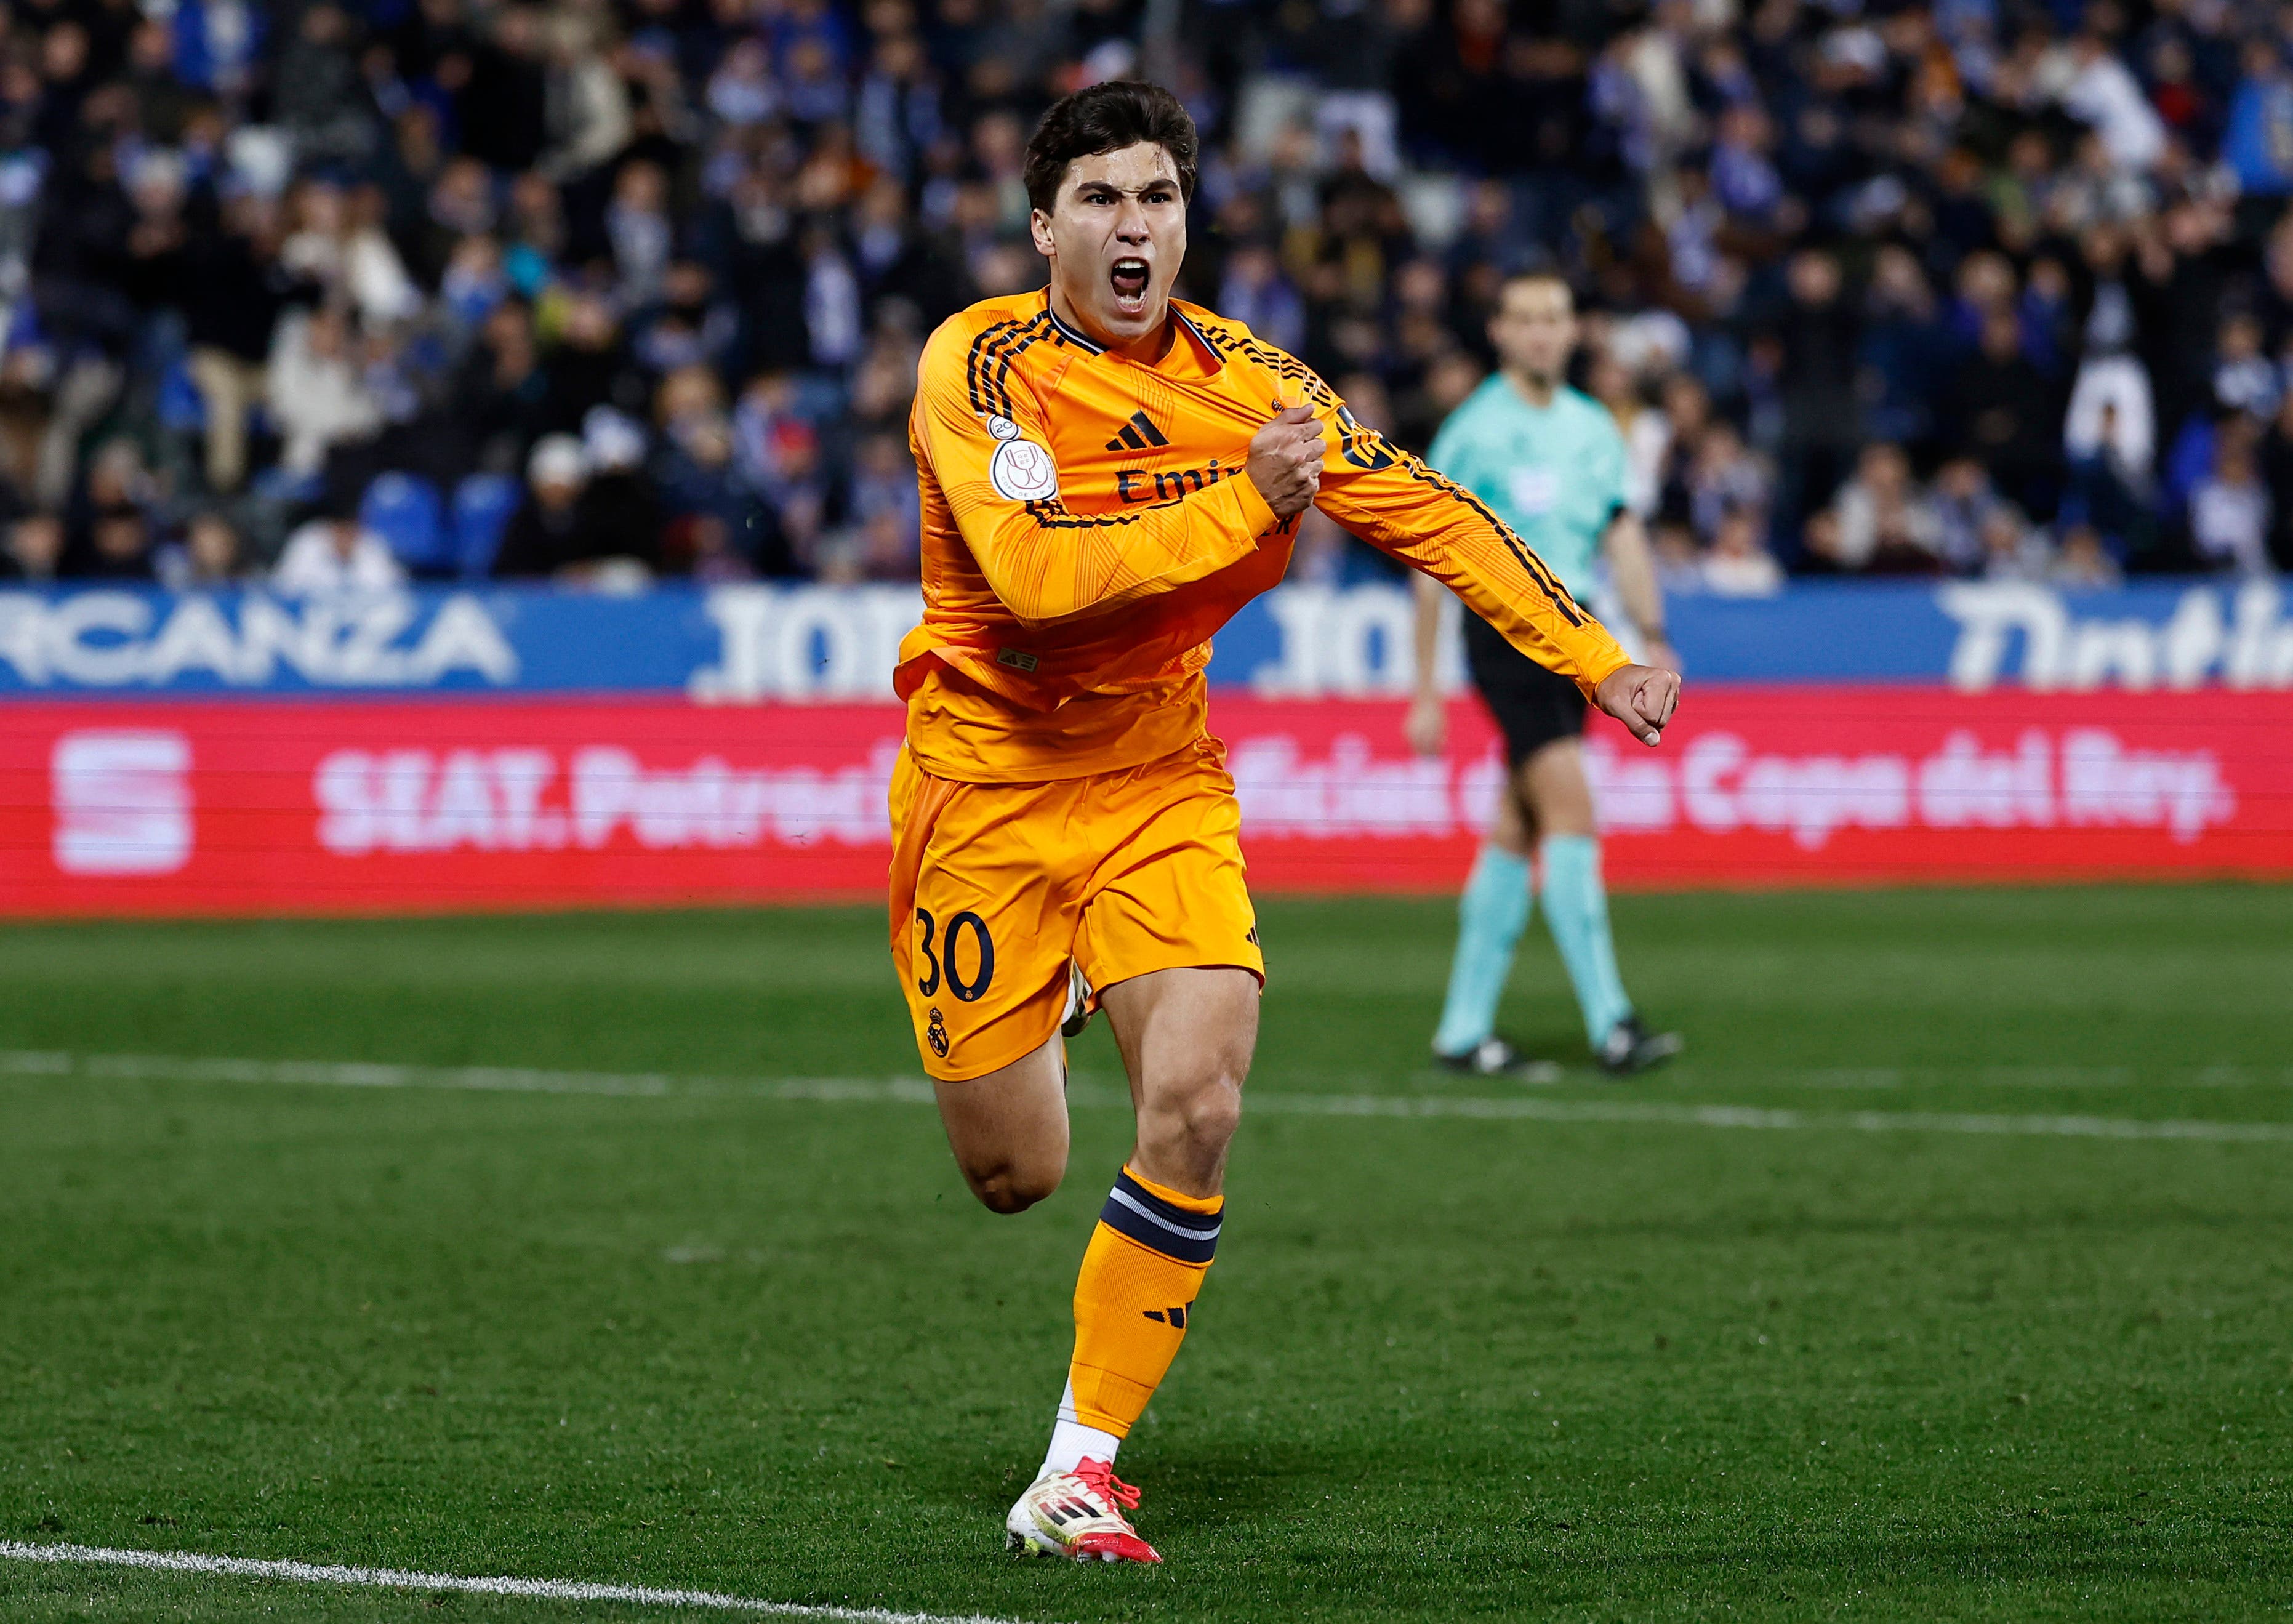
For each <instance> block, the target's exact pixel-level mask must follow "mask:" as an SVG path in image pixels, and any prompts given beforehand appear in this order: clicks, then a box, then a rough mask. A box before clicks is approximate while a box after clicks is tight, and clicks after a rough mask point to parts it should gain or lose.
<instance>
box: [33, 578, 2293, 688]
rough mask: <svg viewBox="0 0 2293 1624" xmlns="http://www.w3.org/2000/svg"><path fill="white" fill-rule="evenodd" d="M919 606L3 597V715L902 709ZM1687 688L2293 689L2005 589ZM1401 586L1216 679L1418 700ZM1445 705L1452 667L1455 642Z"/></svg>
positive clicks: (2200, 591) (2187, 628)
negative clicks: (186, 708) (495, 702)
mask: <svg viewBox="0 0 2293 1624" xmlns="http://www.w3.org/2000/svg"><path fill="white" fill-rule="evenodd" d="M917 612H918V597H917V594H916V592H915V591H914V590H913V589H900V588H861V589H848V590H837V589H823V588H816V587H797V588H783V587H771V586H738V587H720V588H716V589H706V590H704V589H693V588H689V587H676V586H669V587H662V588H659V589H654V590H652V591H649V592H644V593H641V594H637V595H634V596H627V597H614V596H605V595H600V594H596V593H589V592H580V591H570V590H558V589H551V588H511V587H490V586H489V587H482V588H474V589H473V588H421V589H413V590H409V591H404V592H396V593H389V594H384V595H380V596H376V597H361V598H351V599H325V600H321V599H310V600H296V599H289V598H283V597H277V596H274V595H272V594H270V593H268V592H264V591H262V590H259V589H244V590H236V591H225V592H216V593H212V594H192V595H185V596H175V595H170V594H167V593H164V592H159V591H154V590H147V589H120V588H115V587H81V588H73V587H56V588H51V589H36V590H33V589H19V590H12V591H4V592H0V697H14V698H26V697H32V696H37V695H42V694H49V695H59V696H61V695H85V694H104V693H110V694H135V695H139V696H143V697H149V696H151V695H153V694H183V695H186V696H188V695H193V694H201V695H214V694H255V695H265V694H267V695H288V694H320V693H323V694H354V693H387V694H400V695H405V694H480V693H492V694H576V693H587V694H597V693H620V694H668V693H677V694H689V695H691V696H693V698H695V699H698V700H701V701H706V702H760V701H771V700H863V699H871V698H879V697H888V695H889V673H890V671H891V668H892V665H893V662H894V658H895V650H896V649H897V647H898V645H899V640H900V638H901V637H902V635H903V634H904V633H905V632H906V631H907V630H908V629H909V628H911V627H912V626H913V625H914V624H915V621H916V616H917ZM1668 613H1669V618H1670V622H1671V630H1672V633H1673V637H1674V639H1675V641H1676V643H1677V646H1678V647H1679V650H1680V653H1681V661H1682V663H1683V664H1684V665H1685V666H1686V668H1687V671H1688V675H1689V679H1690V680H1691V682H1697V681H1702V682H1730V683H1736V682H1752V683H1826V684H1829V683H1839V682H1849V683H1856V682H1876V683H1894V684H1903V683H1909V684H1943V683H1948V684H1949V685H1951V686H1956V687H1958V688H1961V689H1965V690H1968V691H1976V690H1981V689H1983V688H1987V687H1991V686H1999V685H2013V686H2027V687H2034V688H2042V689H2045V688H2061V689H2074V690H2075V689H2093V688H2109V687H2121V688H2129V689H2143V688H2176V687H2200V686H2212V685H2216V684H2220V685H2225V686H2232V687H2243V688H2283V687H2293V621H2288V619H2287V616H2286V605H2285V602H2284V600H2283V597H2282V596H2281V593H2280V591H2279V589H2278V588H2277V587H2276V585H2275V584H2274V583H2273V582H2271V581H2252V582H2247V583H2243V584H2238V583H2233V582H2224V581H2156V582H2144V583H2142V584H2139V585H2135V586H2131V587H2127V588H2126V589H2122V590H2117V591H2109V592H2064V591H2060V590H2057V589H2053V588H2050V587H2045V586H2038V585H2030V584H2025V583H2014V582H1949V583H1941V584H1936V583H1932V582H1929V583H1894V582H1877V581H1872V582H1816V583H1808V584H1803V585H1797V586H1795V587H1793V588H1792V589H1790V590H1788V591H1787V592H1785V593H1782V594H1780V595H1778V596H1776V597H1767V598H1754V599H1743V598H1720V597H1703V596H1693V595H1683V596H1681V597H1677V598H1675V599H1674V600H1673V603H1672V604H1671V605H1670V606H1669V610H1668ZM1412 615H1413V612H1412V607H1411V603H1410V597H1409V594H1408V592H1407V591H1406V589H1404V588H1401V587H1398V586H1387V585H1371V586H1360V587H1354V588H1349V589H1322V588H1314V587H1284V588H1282V589H1278V590H1276V591H1275V592H1272V593H1269V594H1268V595H1267V596H1266V597H1263V598H1260V600H1258V601H1257V602H1255V603H1252V604H1251V605H1248V606H1247V607H1245V608H1244V610H1243V612H1242V613H1240V614H1239V615H1237V616H1236V618H1235V620H1234V621H1233V622H1232V623H1231V624H1230V625H1229V626H1228V627H1227V629H1225V630H1224V631H1223V632H1221V633H1220V634H1219V638H1218V640H1217V646H1216V653H1215V657H1214V658H1213V660H1212V662H1211V668H1210V676H1211V681H1212V682H1213V683H1214V684H1217V685H1219V686H1226V687H1229V688H1236V689H1240V690H1244V691H1248V692H1252V693H1255V694H1260V695H1261V696H1265V697H1268V698H1274V697H1284V698H1301V699H1302V698H1343V697H1392V696H1395V695H1398V694H1406V693H1407V692H1408V690H1409V686H1410V679H1411V669H1412V668H1411V658H1410V636H1411V625H1412ZM1445 641H1446V644H1447V646H1446V649H1445V654H1444V664H1445V668H1446V673H1447V675H1448V677H1449V678H1450V680H1451V681H1453V682H1454V680H1456V679H1457V678H1458V677H1459V675H1460V673H1461V668H1460V666H1459V662H1458V660H1457V655H1456V651H1455V647H1454V629H1453V632H1452V635H1451V636H1449V637H1447V638H1446V639H1445Z"/></svg>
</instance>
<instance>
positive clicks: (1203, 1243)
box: [1098, 1169, 1221, 1263]
mask: <svg viewBox="0 0 2293 1624" xmlns="http://www.w3.org/2000/svg"><path fill="white" fill-rule="evenodd" d="M1220 1218H1221V1214H1217V1213H1190V1212H1188V1211H1187V1209H1186V1208H1185V1207H1183V1206H1172V1205H1171V1203H1170V1202H1168V1201H1165V1200H1163V1198H1162V1197H1160V1196H1158V1195H1156V1194H1155V1192H1154V1191H1153V1190H1148V1189H1147V1187H1146V1186H1145V1185H1143V1184H1141V1183H1140V1182H1139V1181H1138V1180H1136V1179H1134V1178H1132V1177H1131V1176H1130V1172H1129V1171H1128V1170H1127V1169H1126V1170H1125V1171H1124V1172H1122V1173H1119V1174H1118V1175H1116V1177H1115V1181H1114V1189H1113V1190H1109V1191H1107V1194H1106V1206H1104V1207H1102V1208H1101V1209H1100V1210H1099V1214H1098V1221H1099V1222H1101V1223H1103V1224H1105V1225H1106V1227H1107V1228H1108V1229H1110V1230H1114V1232H1115V1233H1116V1234H1118V1235H1122V1236H1127V1237H1128V1238H1130V1239H1132V1240H1135V1241H1137V1242H1138V1244H1139V1245H1140V1246H1145V1247H1146V1248H1147V1250H1149V1251H1151V1252H1160V1253H1161V1254H1162V1255H1163V1256H1165V1257H1171V1258H1176V1259H1177V1260H1178V1261H1179V1262H1180V1263H1209V1262H1210V1261H1211V1256H1212V1255H1214V1254H1216V1252H1217V1251H1218V1238H1219V1222H1220Z"/></svg>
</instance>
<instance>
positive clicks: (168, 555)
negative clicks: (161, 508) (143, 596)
mask: <svg viewBox="0 0 2293 1624" xmlns="http://www.w3.org/2000/svg"><path fill="white" fill-rule="evenodd" d="M154 563H155V564H156V566H157V570H158V577H159V584H160V585H161V586H163V587H166V589H168V590H169V591H171V592H197V591H201V590H204V589H207V588H211V587H228V586H235V585H237V584H239V582H240V581H244V580H246V579H247V576H248V570H247V563H246V559H245V556H244V549H243V548H241V546H240V544H239V532H238V531H237V530H236V529H234V528H233V527H232V525H231V521H230V520H229V519H227V518H225V517H223V515H222V514H220V513H217V512H215V511H213V510H212V509H209V510H205V511H202V512H199V513H196V514H193V515H192V516H191V522H190V524H189V525H188V526H186V527H185V529H184V532H183V539H182V540H181V541H179V542H174V543H171V544H169V545H168V546H166V547H163V548H160V549H159V552H158V556H157V558H156V559H155V560H154Z"/></svg>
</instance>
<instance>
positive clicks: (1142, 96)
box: [1026, 79, 1202, 215]
mask: <svg viewBox="0 0 2293 1624" xmlns="http://www.w3.org/2000/svg"><path fill="white" fill-rule="evenodd" d="M1142 141H1149V142H1154V143H1155V145H1156V146H1158V147H1160V148H1162V149H1163V151H1165V152H1168V153H1169V154H1170V155H1171V166H1172V167H1173V168H1175V169H1176V170H1178V172H1179V196H1180V197H1181V198H1183V199H1186V200H1187V202H1189V203H1191V202H1193V201H1194V199H1195V172H1196V170H1197V169H1198V168H1199V166H1200V162H1201V158H1202V138H1201V137H1200V136H1198V135H1196V134H1195V121H1194V118H1193V117H1192V116H1191V115H1190V114H1189V113H1188V112H1187V110H1186V107H1185V105H1184V104H1183V103H1181V102H1179V98H1178V97H1176V96H1174V95H1172V94H1171V93H1170V92H1169V91H1167V90H1165V89H1163V87H1162V86H1161V85H1149V84H1147V83H1146V82H1145V81H1144V80H1141V79H1109V80H1107V81H1106V83H1104V84H1100V85H1086V86H1085V87H1084V88H1082V89H1081V90H1078V91H1076V92H1075V93H1074V94H1073V95H1068V96H1062V97H1060V98H1059V99H1058V100H1057V102H1052V103H1051V110H1050V111H1049V112H1047V113H1045V114H1044V115H1043V121H1042V122H1041V124H1039V125H1037V126H1035V134H1034V136H1033V139H1032V140H1030V141H1029V142H1027V168H1026V178H1027V201H1028V203H1029V204H1030V205H1031V206H1032V207H1036V208H1040V209H1041V210H1042V211H1043V212H1044V213H1045V214H1047V215H1048V214H1049V213H1050V212H1051V209H1052V207H1053V206H1054V205H1055V204H1057V202H1058V199H1059V184H1060V183H1061V182H1063V181H1065V179H1066V178H1067V166H1068V165H1069V164H1072V163H1074V161H1075V159H1077V158H1096V157H1097V156H1098V154H1100V153H1102V152H1120V151H1121V150H1122V149H1123V148H1125V147H1132V146H1137V145H1138V143H1139V142H1142Z"/></svg>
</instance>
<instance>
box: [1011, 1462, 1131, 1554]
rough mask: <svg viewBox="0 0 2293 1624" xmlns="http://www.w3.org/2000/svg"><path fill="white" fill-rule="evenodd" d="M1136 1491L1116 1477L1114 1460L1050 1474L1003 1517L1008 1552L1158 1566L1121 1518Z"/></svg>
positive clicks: (1028, 1487) (1020, 1498)
mask: <svg viewBox="0 0 2293 1624" xmlns="http://www.w3.org/2000/svg"><path fill="white" fill-rule="evenodd" d="M1137 1505H1138V1490H1136V1489H1133V1488H1132V1487H1131V1486H1130V1484H1128V1483H1126V1482H1123V1481H1122V1479H1121V1478H1119V1477H1117V1476H1115V1475H1114V1466H1113V1464H1112V1463H1111V1462H1108V1461H1104V1460H1085V1461H1082V1462H1079V1463H1078V1464H1077V1465H1076V1466H1075V1469H1074V1471H1072V1472H1046V1473H1044V1474H1042V1476H1041V1477H1039V1478H1037V1479H1036V1480H1035V1481H1034V1482H1032V1483H1030V1484H1028V1485H1027V1492H1026V1493H1025V1494H1023V1495H1021V1496H1020V1497H1019V1503H1018V1504H1017V1505H1016V1506H1012V1507H1011V1514H1010V1515H1009V1516H1008V1517H1006V1518H1004V1519H1003V1543H1004V1546H1005V1547H1006V1548H1007V1549H1009V1550H1013V1551H1017V1552H1018V1553H1019V1554H1020V1555H1025V1556H1064V1557H1065V1558H1066V1559H1067V1560H1068V1561H1070V1562H1160V1561H1162V1560H1163V1558H1162V1555H1161V1554H1160V1553H1159V1552H1157V1551H1156V1550H1155V1547H1153V1546H1151V1545H1149V1544H1147V1542H1146V1541H1145V1540H1144V1539H1140V1538H1139V1537H1138V1530H1137V1529H1135V1528H1133V1527H1131V1526H1130V1518H1128V1517H1126V1516H1124V1515H1123V1513H1124V1512H1126V1511H1129V1510H1130V1509H1131V1508H1132V1507H1133V1506H1137Z"/></svg>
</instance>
